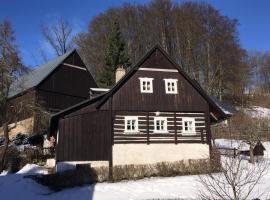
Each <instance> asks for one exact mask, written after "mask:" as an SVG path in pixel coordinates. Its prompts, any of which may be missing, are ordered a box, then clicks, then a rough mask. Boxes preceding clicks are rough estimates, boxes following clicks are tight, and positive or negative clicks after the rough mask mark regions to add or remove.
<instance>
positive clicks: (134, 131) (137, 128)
mask: <svg viewBox="0 0 270 200" xmlns="http://www.w3.org/2000/svg"><path fill="white" fill-rule="evenodd" d="M129 120H135V129H134V130H128V129H127V126H128V121H129ZM138 126H139V119H138V116H125V130H124V133H138V132H139V127H138Z"/></svg>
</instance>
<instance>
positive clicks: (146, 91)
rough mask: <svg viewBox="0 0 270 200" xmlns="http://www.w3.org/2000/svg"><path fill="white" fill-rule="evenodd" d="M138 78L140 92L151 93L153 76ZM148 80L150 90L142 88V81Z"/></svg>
mask: <svg viewBox="0 0 270 200" xmlns="http://www.w3.org/2000/svg"><path fill="white" fill-rule="evenodd" d="M139 79H140V88H141V93H153V80H154V78H147V77H143V78H142V77H141V78H139ZM144 81H145V82H149V83H150V90H143V82H144Z"/></svg>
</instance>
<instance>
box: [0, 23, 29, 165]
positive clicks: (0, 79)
mask: <svg viewBox="0 0 270 200" xmlns="http://www.w3.org/2000/svg"><path fill="white" fill-rule="evenodd" d="M24 71H25V67H24V66H23V65H22V63H21V59H20V56H19V50H18V46H17V44H16V39H15V36H14V32H13V30H12V27H11V24H10V22H9V21H8V20H4V21H3V22H1V23H0V123H1V126H2V129H3V132H4V137H5V144H4V149H3V151H2V156H1V158H0V159H1V160H0V161H1V163H0V164H1V166H0V170H1V169H2V167H3V161H4V158H5V154H6V151H7V149H8V144H9V131H10V130H11V129H12V128H14V126H12V127H11V126H8V125H9V124H10V123H11V122H12V120H14V117H16V116H17V114H18V113H20V112H21V111H22V110H23V109H24V108H23V105H22V104H21V103H17V104H16V105H12V104H10V101H9V93H10V90H11V89H12V88H11V87H12V84H13V83H14V82H15V81H17V80H18V78H19V77H20V75H21V74H22V73H23V72H24ZM15 121H16V120H15ZM15 126H16V123H15Z"/></svg>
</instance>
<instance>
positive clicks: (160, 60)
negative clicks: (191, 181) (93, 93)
mask: <svg viewBox="0 0 270 200" xmlns="http://www.w3.org/2000/svg"><path fill="white" fill-rule="evenodd" d="M229 116H230V113H228V112H226V111H225V110H223V109H222V107H221V106H220V105H219V104H217V103H216V102H215V101H213V99H211V98H210V97H209V96H208V95H207V94H206V93H205V92H204V91H203V89H202V88H201V87H200V86H199V84H198V83H197V82H195V81H194V80H192V79H191V78H190V77H189V76H188V75H187V74H186V73H185V72H184V71H183V69H181V68H180V67H179V66H178V65H177V64H176V63H175V62H174V61H173V60H172V59H171V58H170V57H169V55H168V54H167V53H166V52H165V51H164V50H163V49H162V48H161V47H159V46H158V45H157V46H155V47H153V48H152V49H151V50H150V51H149V52H148V53H147V54H146V55H145V56H144V57H143V58H142V59H141V60H140V61H139V62H138V63H137V64H135V65H134V66H133V67H132V68H131V69H130V70H129V71H128V72H127V73H126V74H125V75H124V76H123V77H122V78H121V79H120V80H119V81H118V82H117V83H116V85H115V86H114V87H112V88H111V89H110V90H109V91H108V92H106V93H104V94H101V95H99V96H97V97H95V98H92V99H89V100H86V101H84V102H81V103H80V104H77V105H75V106H73V107H71V108H68V109H66V110H64V111H62V112H59V113H57V114H56V115H54V116H53V117H52V118H51V125H50V131H51V134H54V135H56V138H57V144H56V163H57V170H59V171H61V170H64V169H67V167H74V166H76V164H80V163H91V165H92V166H100V165H106V166H110V167H111V166H113V165H126V164H152V163H157V162H162V161H167V162H174V161H179V160H187V159H208V158H209V156H210V153H209V151H210V149H211V131H210V125H211V124H214V123H217V122H220V121H222V120H225V119H227V118H228V117H229Z"/></svg>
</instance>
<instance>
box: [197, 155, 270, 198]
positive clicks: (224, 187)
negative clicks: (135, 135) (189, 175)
mask: <svg viewBox="0 0 270 200" xmlns="http://www.w3.org/2000/svg"><path fill="white" fill-rule="evenodd" d="M221 160H222V161H221V164H222V166H221V171H220V172H219V173H208V174H206V175H200V176H199V182H200V183H201V184H202V186H203V188H202V189H201V191H200V198H201V199H223V200H225V199H234V200H240V199H250V198H251V195H252V192H254V189H255V187H256V186H257V185H258V184H259V183H260V181H261V179H262V178H263V176H264V175H265V174H266V173H267V171H268V168H269V163H267V162H266V161H260V162H258V163H256V164H255V165H251V164H249V163H248V162H247V161H246V160H244V159H243V158H241V157H239V156H238V157H236V158H230V157H225V158H222V159H221ZM256 192H257V191H256ZM265 192H266V191H261V192H258V193H256V197H255V198H259V197H260V196H261V195H263V194H264V193H265ZM252 196H253V198H254V194H253V195H252Z"/></svg>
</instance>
